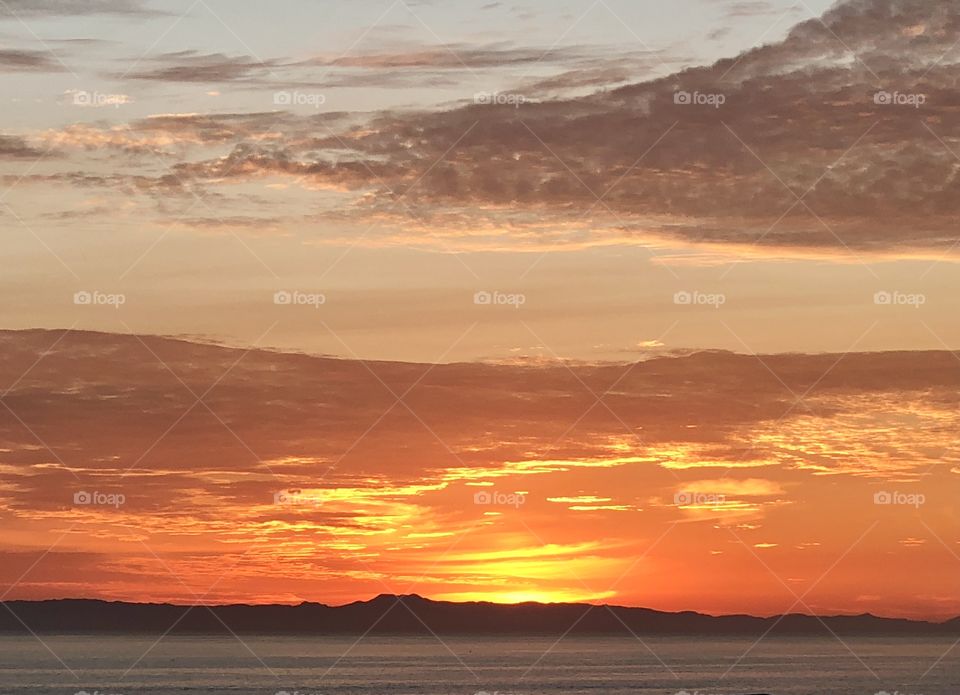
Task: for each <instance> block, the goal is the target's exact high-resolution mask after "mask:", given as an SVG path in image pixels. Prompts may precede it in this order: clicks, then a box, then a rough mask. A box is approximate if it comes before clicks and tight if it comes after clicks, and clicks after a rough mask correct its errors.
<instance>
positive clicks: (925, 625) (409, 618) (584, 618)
mask: <svg viewBox="0 0 960 695" xmlns="http://www.w3.org/2000/svg"><path fill="white" fill-rule="evenodd" d="M3 606H4V607H5V609H6V610H3V611H0V632H2V633H7V634H11V633H13V634H20V633H29V632H34V633H46V634H56V633H68V634H101V633H113V634H123V633H141V632H149V633H155V632H157V631H160V632H167V631H169V633H171V634H228V633H231V632H232V633H244V634H289V635H327V634H330V635H342V634H358V635H362V634H406V635H429V634H464V635H504V634H551V635H555V634H565V635H566V634H570V635H634V636H637V635H663V636H671V635H676V636H682V635H708V636H710V635H715V636H722V635H728V636H761V635H774V636H776V635H793V636H797V635H804V636H825V635H860V636H870V635H876V636H899V635H904V636H931V637H934V636H943V635H950V636H960V617H957V618H953V619H950V620H947V621H944V622H928V621H920V620H908V619H903V618H885V617H879V616H875V615H871V614H861V615H827V616H817V615H806V614H798V613H790V614H784V615H773V616H767V617H758V616H751V615H722V616H711V615H706V614H703V613H696V612H693V611H684V612H679V613H671V612H663V611H657V610H652V609H649V608H637V607H628V606H614V605H606V604H603V605H594V604H585V603H533V602H530V603H519V604H498V603H488V602H468V603H453V602H448V601H434V600H430V599H427V598H424V597H422V596H419V595H416V594H408V595H394V594H381V595H379V596H376V597H375V598H373V599H370V600H368V601H355V602H353V603H348V604H345V605H340V606H329V605H325V604H322V603H311V602H304V603H300V604H296V605H278V604H270V605H249V604H232V605H206V604H201V605H178V604H169V603H128V602H123V601H103V600H98V599H51V600H42V601H5V602H3Z"/></svg>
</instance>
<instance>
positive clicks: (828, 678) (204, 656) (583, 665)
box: [0, 635, 960, 695]
mask: <svg viewBox="0 0 960 695" xmlns="http://www.w3.org/2000/svg"><path fill="white" fill-rule="evenodd" d="M958 657H960V646H958V647H956V648H953V641H952V640H949V639H907V638H889V639H887V638H855V639H846V638H844V640H843V641H842V642H841V641H840V640H839V639H833V638H829V639H828V638H797V639H785V638H776V639H770V638H768V639H765V640H762V641H760V642H759V643H756V642H755V640H750V639H739V638H721V639H717V638H697V637H686V638H663V637H660V638H649V639H647V638H636V639H635V638H633V637H622V638H620V637H616V638H614V637H589V638H583V637H567V638H564V639H561V640H559V641H558V640H557V639H556V638H553V637H545V636H531V637H516V636H511V637H506V638H503V639H498V638H495V637H444V638H443V639H442V640H441V639H440V638H434V637H407V636H403V637H400V636H398V637H384V636H376V637H366V638H364V639H362V640H360V641H358V640H357V639H356V638H349V637H309V638H304V637H266V636H246V635H245V636H243V637H242V638H233V637H220V636H217V637H174V636H165V637H162V638H161V636H160V635H156V636H139V635H138V636H123V637H104V636H99V635H98V636H94V635H91V636H78V635H70V636H65V635H64V636H42V637H32V636H26V637H12V636H5V637H0V692H2V693H4V694H6V693H30V694H31V695H49V694H56V695H74V694H77V693H86V694H88V695H94V694H97V695H128V694H133V693H136V694H137V695H147V694H149V695H161V694H162V695H167V694H168V693H180V694H194V693H213V694H217V693H230V694H232V695H278V694H283V693H286V694H288V695H294V694H297V695H321V694H322V695H348V694H349V695H368V694H369V695H373V694H377V695H406V694H410V695H413V694H417V695H477V694H478V693H487V694H489V695H493V694H494V693H496V694H497V695H559V694H565V695H566V694H568V695H586V694H590V695H607V694H610V695H617V694H621V693H623V694H626V693H642V694H648V693H650V694H653V693H658V694H661V693H662V694H664V695H667V694H670V695H677V694H679V693H688V694H689V695H744V694H751V695H752V694H754V693H770V694H771V695H795V694H797V695H799V694H805V695H806V694H810V695H814V694H815V695H876V694H877V693H888V694H890V695H893V694H894V693H897V694H899V695H957V693H960V661H958Z"/></svg>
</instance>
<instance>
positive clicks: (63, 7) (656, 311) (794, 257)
mask: <svg viewBox="0 0 960 695" xmlns="http://www.w3.org/2000/svg"><path fill="white" fill-rule="evenodd" d="M958 10H960V7H958V4H957V3H956V2H943V3H936V4H931V3H929V2H919V1H917V0H847V1H844V2H839V3H837V4H833V3H830V2H822V1H816V2H814V1H813V0H801V1H800V2H793V1H792V0H790V1H781V0H748V1H728V0H680V1H678V2H674V3H668V4H667V3H656V2H631V1H627V0H622V1H620V0H595V1H591V0H576V1H573V0H570V1H566V0H563V1H560V2H550V3H547V2H542V1H541V0H529V1H527V2H513V1H504V2H497V1H489V0H479V1H477V2H464V1H461V0H453V1H449V2H442V3H441V2H434V1H430V0H419V1H414V0H394V1H393V2H387V1H384V2H373V1H370V0H358V1H356V2H351V3H336V2H316V1H314V2H308V1H306V0H278V1H277V2H272V3H268V4H254V5H250V4H241V3H235V2H226V1H220V2H218V1H216V0H195V1H193V2H190V1H185V2H161V1H160V0H153V1H147V0H96V1H91V2H77V1H76V0H30V1H27V0H3V2H0V85H2V86H0V102H2V104H3V108H2V111H0V230H2V237H0V238H2V249H3V260H4V272H3V273H2V274H0V317H2V320H0V343H2V344H3V350H2V352H0V405H2V406H3V407H2V408H0V523H2V525H3V529H4V534H3V540H2V541H0V554H2V555H3V562H0V566H2V567H3V568H4V569H2V570H0V579H2V581H3V583H4V584H5V585H6V589H4V592H5V593H3V596H4V597H6V598H51V597H66V596H71V597H82V596H88V597H101V598H109V599H125V600H143V601H146V600H150V601H175V602H178V603H192V602H196V601H209V602H217V603H222V602H228V601H243V602H284V603H295V602H299V601H302V600H314V601H323V602H327V603H343V602H348V601H352V600H357V599H365V598H369V597H371V596H374V595H376V594H379V593H406V592H416V593H420V594H423V595H425V596H430V597H432V598H438V599H449V600H493V601H503V602H515V601H521V600H541V601H593V602H600V601H606V602H610V603H618V604H623V605H642V606H649V607H653V608H659V609H664V610H688V609H691V610H700V611H704V612H708V613H713V614H719V613H731V612H745V613H753V614H764V615H766V614H774V613H779V612H786V611H796V612H808V613H811V612H816V613H862V612H872V613H877V614H884V615H896V616H909V617H918V618H928V619H944V618H947V617H952V616H955V615H958V614H960V605H958V604H960V599H958V598H957V596H956V592H955V587H956V578H957V572H958V571H960V540H958V539H960V536H958V530H960V529H958V521H960V519H958V513H957V511H956V509H957V507H956V504H955V502H956V499H957V495H958V494H960V460H958V452H957V449H956V445H955V441H954V439H955V433H956V431H957V425H958V419H960V418H958V404H960V390H958V387H960V382H958V379H960V353H957V352H956V349H957V347H958V345H960V324H958V322H957V321H956V318H955V317H956V315H957V310H958V308H960V299H958V297H960V293H958V291H957V290H958V289H960V282H958V275H957V273H956V265H955V264H956V259H957V253H956V245H957V243H958V241H960V239H958V238H957V236H956V231H955V228H956V223H955V222H956V219H957V214H958V212H960V210H958V201H960V195H958V193H960V191H958V181H957V173H958V171H960V132H958V120H957V109H958V106H960V101H958V98H957V95H956V91H955V76H954V73H955V68H956V65H957V61H958V60H960V42H957V36H958V35H960V34H958V33H957V32H958V30H960V11H958ZM225 567H226V568H229V570H228V571H224V568H225ZM881 567H882V568H883V571H882V572H881V571H879V570H878V568H881Z"/></svg>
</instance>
